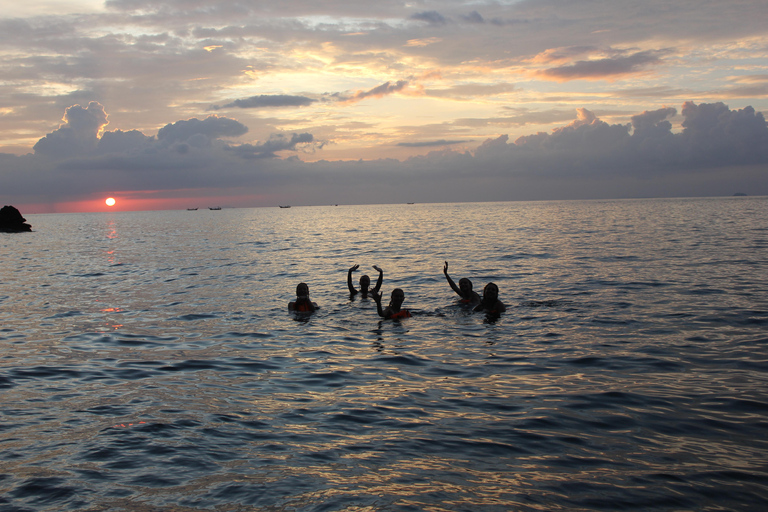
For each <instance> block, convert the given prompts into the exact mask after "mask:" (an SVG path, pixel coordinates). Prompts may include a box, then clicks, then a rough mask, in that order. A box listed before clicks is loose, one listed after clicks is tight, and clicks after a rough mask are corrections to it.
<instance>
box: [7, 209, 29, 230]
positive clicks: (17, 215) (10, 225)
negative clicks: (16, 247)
mask: <svg viewBox="0 0 768 512" xmlns="http://www.w3.org/2000/svg"><path fill="white" fill-rule="evenodd" d="M26 221H27V219H25V218H24V217H22V216H21V212H19V210H17V209H16V208H15V207H13V206H7V205H6V206H3V207H2V208H0V231H2V232H3V233H21V232H23V231H32V226H30V225H29V224H27V223H26Z"/></svg>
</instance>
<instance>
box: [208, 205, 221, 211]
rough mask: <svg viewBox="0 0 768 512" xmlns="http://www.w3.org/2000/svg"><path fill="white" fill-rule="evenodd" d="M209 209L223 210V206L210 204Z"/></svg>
mask: <svg viewBox="0 0 768 512" xmlns="http://www.w3.org/2000/svg"><path fill="white" fill-rule="evenodd" d="M208 209H209V210H221V206H209V207H208Z"/></svg>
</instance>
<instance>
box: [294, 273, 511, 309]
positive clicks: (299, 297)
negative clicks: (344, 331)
mask: <svg viewBox="0 0 768 512" xmlns="http://www.w3.org/2000/svg"><path fill="white" fill-rule="evenodd" d="M359 268H360V265H354V266H352V267H351V268H350V269H349V271H348V272H347V287H348V288H349V293H350V294H351V296H353V297H354V296H355V295H357V294H358V293H359V294H360V296H361V297H368V296H369V295H370V296H371V297H372V298H373V300H374V301H375V302H376V310H377V311H378V313H379V316H380V317H382V318H384V319H385V320H386V319H392V320H396V319H401V318H409V317H410V316H411V313H410V311H408V310H407V309H403V307H402V306H403V302H404V301H405V292H403V290H402V289H401V288H395V289H394V290H392V295H391V297H390V300H389V305H388V306H386V307H383V308H382V307H381V294H380V293H379V290H380V289H381V283H382V281H383V280H384V271H383V270H381V268H379V267H377V266H376V265H374V266H373V269H374V270H376V271H378V273H379V278H378V279H377V280H376V286H374V287H373V288H371V287H370V286H371V278H370V277H368V276H367V275H363V276H361V277H360V289H359V290H357V289H355V287H354V285H353V284H352V272H354V271H356V270H357V269H359ZM443 274H445V278H446V279H447V280H448V284H449V285H450V286H451V288H452V289H453V291H455V292H456V293H457V294H458V295H459V297H461V299H460V302H461V303H462V304H466V305H467V306H469V307H472V310H473V311H478V312H485V313H489V314H500V313H503V312H504V311H506V309H507V308H506V307H505V306H504V303H502V302H501V301H500V300H499V287H498V286H496V284H495V283H488V284H487V285H485V288H483V296H482V297H481V296H480V295H478V293H477V292H475V291H474V290H473V289H472V281H470V280H469V279H467V278H466V277H463V278H461V279H459V285H458V286H456V283H454V282H453V279H451V276H449V275H448V262H447V261H446V262H445V266H443ZM316 309H319V306H318V305H317V304H316V303H315V302H312V301H311V300H310V299H309V286H307V284H306V283H299V285H298V286H296V300H295V301H292V302H290V303H288V310H289V311H295V312H299V313H311V312H312V311H315V310H316Z"/></svg>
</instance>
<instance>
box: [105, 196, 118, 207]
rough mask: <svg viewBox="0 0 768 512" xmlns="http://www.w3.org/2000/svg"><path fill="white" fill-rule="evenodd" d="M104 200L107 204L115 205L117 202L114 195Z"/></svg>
mask: <svg viewBox="0 0 768 512" xmlns="http://www.w3.org/2000/svg"><path fill="white" fill-rule="evenodd" d="M104 202H105V203H107V206H115V203H117V201H115V198H114V197H108V198H107V200H106V201H104Z"/></svg>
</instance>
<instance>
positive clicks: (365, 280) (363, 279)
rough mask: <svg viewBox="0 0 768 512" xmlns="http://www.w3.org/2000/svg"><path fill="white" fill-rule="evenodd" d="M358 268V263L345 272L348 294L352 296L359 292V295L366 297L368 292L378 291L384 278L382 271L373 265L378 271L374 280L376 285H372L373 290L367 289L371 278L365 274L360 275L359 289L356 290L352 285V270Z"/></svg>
mask: <svg viewBox="0 0 768 512" xmlns="http://www.w3.org/2000/svg"><path fill="white" fill-rule="evenodd" d="M358 268H360V265H355V266H354V267H351V268H350V269H349V272H347V287H348V288H349V293H350V295H352V296H353V297H354V296H355V295H357V294H358V293H359V294H360V296H361V297H367V296H368V294H369V293H378V291H379V290H380V289H381V282H382V281H383V280H384V271H383V270H381V269H380V268H379V267H377V266H376V265H374V266H373V268H374V270H377V271H378V272H379V279H378V280H377V281H376V286H374V287H373V290H369V289H368V288H369V287H370V286H371V278H370V277H368V276H367V275H363V276H360V290H359V291H358V290H355V287H354V286H353V285H352V272H354V271H355V270H357V269H358Z"/></svg>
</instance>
